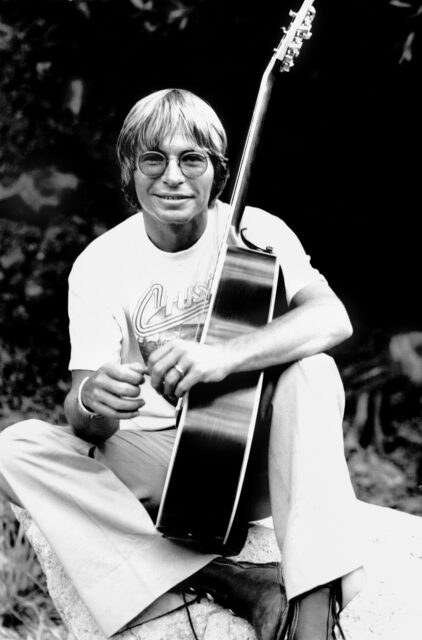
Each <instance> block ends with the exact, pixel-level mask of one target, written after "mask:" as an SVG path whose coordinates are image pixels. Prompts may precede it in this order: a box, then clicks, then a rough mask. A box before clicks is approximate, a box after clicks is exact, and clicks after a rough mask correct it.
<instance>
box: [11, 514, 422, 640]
mask: <svg viewBox="0 0 422 640" xmlns="http://www.w3.org/2000/svg"><path fill="white" fill-rule="evenodd" d="M361 509H362V512H363V516H364V522H365V525H366V529H367V532H368V540H369V544H368V553H367V558H366V568H367V575H368V580H367V584H366V586H365V588H364V589H363V591H362V592H361V593H360V594H359V595H358V596H356V598H355V599H354V600H353V601H352V602H351V603H350V604H349V605H348V606H347V607H346V609H345V610H344V611H343V613H342V616H341V620H342V625H343V628H344V631H345V634H346V637H347V640H402V638H403V639H404V638H406V640H422V596H421V594H422V518H421V517H419V516H412V515H409V514H406V513H403V512H399V511H395V510H393V509H389V508H387V507H378V506H374V505H370V504H366V503H363V502H362V503H361ZM14 512H15V515H16V516H17V518H18V520H19V521H20V522H21V523H22V526H23V528H24V531H25V534H26V536H27V537H28V539H29V541H30V543H31V544H32V546H33V548H34V550H35V552H36V554H37V556H38V558H39V560H40V562H41V565H42V567H43V570H44V572H45V574H46V576H47V583H48V588H49V592H50V595H51V598H52V600H53V602H54V604H55V606H56V608H57V610H58V612H59V614H60V616H61V617H62V619H63V621H64V623H65V624H66V626H67V628H68V629H69V639H68V640H104V636H103V634H102V633H101V632H100V631H99V629H98V627H97V626H96V624H95V622H94V620H93V619H92V618H91V616H90V614H89V612H88V611H87V609H86V608H85V606H84V604H83V603H82V602H81V601H80V600H79V598H78V595H77V594H76V592H75V590H74V588H73V586H72V585H71V584H70V582H69V580H68V579H67V577H66V575H65V574H64V572H63V569H62V568H61V566H60V565H59V564H58V562H57V560H56V558H55V557H54V554H53V553H52V551H51V549H50V548H49V547H48V546H47V544H46V542H45V540H44V538H43V536H42V535H41V533H40V531H39V529H38V527H37V526H36V525H35V523H34V522H33V521H32V520H31V518H30V517H29V515H28V514H27V512H26V511H24V510H22V509H18V508H17V507H14ZM270 522H271V521H264V522H262V523H260V524H259V525H254V526H252V527H251V528H250V531H249V535H248V539H247V541H246V544H245V546H244V548H243V550H242V552H241V554H240V555H239V556H238V559H243V560H249V561H252V562H270V561H271V560H276V559H279V552H278V548H277V545H276V542H275V538H274V532H273V530H272V529H271V527H270V526H269V525H270ZM189 610H190V612H191V618H192V622H193V625H194V627H195V630H196V633H197V635H198V637H199V638H201V640H223V639H224V640H256V636H255V634H254V632H253V629H252V627H251V626H250V625H249V623H247V622H246V621H245V620H243V619H241V618H239V617H237V616H234V615H233V614H232V613H231V612H230V611H227V610H225V609H223V608H222V607H220V606H218V605H216V604H215V603H214V602H212V601H208V600H205V599H204V600H202V601H201V602H199V603H196V604H193V605H191V606H190V607H189ZM114 637H115V638H116V640H174V639H175V638H177V640H192V638H193V635H192V631H191V629H190V626H189V622H188V617H187V613H186V611H185V610H181V611H178V612H175V613H172V614H170V615H168V616H165V617H163V618H160V619H158V620H153V621H151V622H148V623H146V624H144V625H142V626H140V627H137V628H136V629H133V630H129V631H125V632H124V633H121V634H119V635H117V636H114Z"/></svg>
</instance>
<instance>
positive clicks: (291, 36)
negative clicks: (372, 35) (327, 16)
mask: <svg viewBox="0 0 422 640" xmlns="http://www.w3.org/2000/svg"><path fill="white" fill-rule="evenodd" d="M313 2H314V0H304V2H303V3H302V5H301V7H300V9H299V11H297V13H296V12H293V11H291V12H290V14H289V15H290V17H291V22H290V25H289V27H288V28H286V29H284V36H283V38H282V39H281V41H280V43H279V45H278V47H277V48H276V49H274V53H273V56H272V58H271V60H270V62H269V63H268V65H267V67H266V69H265V71H264V74H263V76H262V80H261V84H260V86H259V91H258V96H257V99H256V102H255V107H254V111H253V114H252V120H251V124H250V126H249V130H248V134H247V136H246V143H245V146H244V149H243V153H242V156H241V159H240V162H239V167H238V170H237V174H236V180H235V183H234V188H233V192H232V195H231V199H230V208H231V219H230V223H229V230H228V234H229V235H230V239H231V240H232V241H233V243H234V244H239V245H242V244H243V242H242V240H241V237H240V221H241V219H242V214H243V210H244V208H245V205H246V198H247V194H248V188H249V179H250V175H251V172H252V166H253V162H254V160H255V157H256V154H257V149H258V144H259V140H260V136H261V131H262V127H263V124H264V120H265V115H266V113H267V108H268V104H269V101H270V97H271V91H272V88H273V85H274V80H275V74H276V71H277V70H280V71H282V72H283V71H284V72H287V71H289V70H290V69H291V68H292V66H293V64H294V59H295V58H296V57H297V55H298V54H299V51H300V48H301V46H302V41H303V40H304V39H306V40H307V39H309V38H310V36H311V24H312V20H313V17H314V13H315V10H314V9H313V7H312V4H313Z"/></svg>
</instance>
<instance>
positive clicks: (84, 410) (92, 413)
mask: <svg viewBox="0 0 422 640" xmlns="http://www.w3.org/2000/svg"><path fill="white" fill-rule="evenodd" d="M89 377H90V376H86V378H84V379H83V380H82V382H81V384H80V385H79V389H78V407H79V411H80V412H81V413H82V414H83V415H84V416H87V417H88V418H91V419H92V418H97V417H98V416H99V415H100V414H99V413H96V412H95V411H90V410H89V409H87V408H86V406H85V405H84V403H83V402H82V389H83V388H84V384H85V382H86V381H87V380H89Z"/></svg>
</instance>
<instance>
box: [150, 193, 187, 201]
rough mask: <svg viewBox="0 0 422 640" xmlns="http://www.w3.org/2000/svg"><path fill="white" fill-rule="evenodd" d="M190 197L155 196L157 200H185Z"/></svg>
mask: <svg viewBox="0 0 422 640" xmlns="http://www.w3.org/2000/svg"><path fill="white" fill-rule="evenodd" d="M190 197H191V196H165V195H159V194H157V198H160V199H161V200H186V199H187V198H190Z"/></svg>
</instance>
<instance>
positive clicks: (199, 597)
mask: <svg viewBox="0 0 422 640" xmlns="http://www.w3.org/2000/svg"><path fill="white" fill-rule="evenodd" d="M182 597H183V602H184V603H185V610H186V613H187V614H188V621H189V626H190V628H191V631H192V634H193V637H194V638H195V640H199V638H198V636H197V634H196V630H195V627H194V625H193V622H192V616H191V614H190V611H189V605H190V604H192V602H187V601H186V594H185V592H183V593H182ZM200 599H201V596H200V595H198V597H197V598H196V600H193V602H199V600H200Z"/></svg>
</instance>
